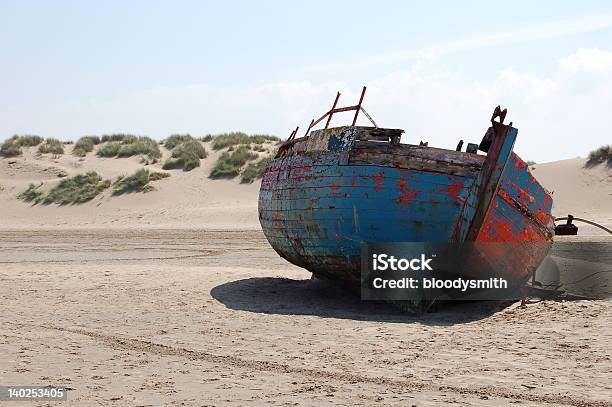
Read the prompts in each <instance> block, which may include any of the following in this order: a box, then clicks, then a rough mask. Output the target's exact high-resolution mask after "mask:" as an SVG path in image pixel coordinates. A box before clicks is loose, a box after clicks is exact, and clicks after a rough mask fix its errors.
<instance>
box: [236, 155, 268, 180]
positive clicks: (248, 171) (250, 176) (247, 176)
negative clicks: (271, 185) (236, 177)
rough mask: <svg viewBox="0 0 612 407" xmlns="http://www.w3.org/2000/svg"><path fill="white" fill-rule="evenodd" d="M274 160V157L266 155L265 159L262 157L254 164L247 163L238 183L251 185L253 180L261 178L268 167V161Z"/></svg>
mask: <svg viewBox="0 0 612 407" xmlns="http://www.w3.org/2000/svg"><path fill="white" fill-rule="evenodd" d="M273 158H274V155H268V156H266V157H262V158H260V159H259V160H257V161H256V162H254V163H249V165H247V166H246V168H245V169H244V171H242V174H240V183H242V184H251V183H253V181H255V179H257V178H261V177H262V176H263V173H264V171H265V170H266V165H268V161H270V160H271V159H273Z"/></svg>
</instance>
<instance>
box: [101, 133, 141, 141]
mask: <svg viewBox="0 0 612 407" xmlns="http://www.w3.org/2000/svg"><path fill="white" fill-rule="evenodd" d="M133 137H136V136H134V135H132V134H105V135H103V136H102V137H101V138H100V141H101V142H102V143H108V142H109V141H124V140H125V139H126V138H128V139H129V138H133Z"/></svg>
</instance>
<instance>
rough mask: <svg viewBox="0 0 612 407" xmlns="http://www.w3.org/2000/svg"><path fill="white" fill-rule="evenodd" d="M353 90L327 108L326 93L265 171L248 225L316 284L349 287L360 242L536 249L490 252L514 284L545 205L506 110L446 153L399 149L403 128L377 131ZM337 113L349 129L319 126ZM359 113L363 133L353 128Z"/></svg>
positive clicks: (547, 240) (534, 262) (534, 260)
mask: <svg viewBox="0 0 612 407" xmlns="http://www.w3.org/2000/svg"><path fill="white" fill-rule="evenodd" d="M364 93H365V87H364V88H363V91H362V94H361V99H360V101H359V103H358V104H357V105H355V106H349V107H342V108H337V107H336V105H337V102H338V98H339V96H340V94H339V93H338V95H337V96H336V100H335V102H334V104H333V106H332V108H331V109H330V110H329V111H328V112H326V113H325V114H324V115H323V116H322V117H321V118H319V119H318V120H313V121H312V122H311V123H310V126H309V128H308V130H307V132H306V134H305V136H303V137H299V138H298V137H297V136H296V135H297V132H298V130H299V128H296V130H294V131H293V132H292V134H291V136H290V137H289V139H288V140H287V141H286V142H284V143H283V144H282V145H281V146H280V148H279V150H278V153H277V154H276V156H275V158H274V159H273V160H271V161H270V162H269V163H268V165H267V168H266V170H265V173H264V175H263V180H262V184H261V190H260V194H259V220H260V223H261V226H262V229H263V232H264V234H265V236H266V238H267V240H268V241H269V243H270V245H271V246H272V247H273V248H274V250H275V251H276V252H277V253H278V254H279V255H280V256H281V257H283V258H285V259H286V260H288V261H289V262H291V263H293V264H295V265H297V266H300V267H303V268H305V269H307V270H309V271H311V272H312V273H313V274H314V276H316V277H321V278H328V279H336V280H342V281H344V282H347V283H349V284H351V285H358V284H359V281H360V268H361V245H362V243H372V242H504V243H531V242H533V243H538V244H533V245H531V244H528V245H524V246H522V249H521V250H515V249H510V247H512V246H511V245H509V246H507V247H509V249H507V250H505V251H503V252H501V253H498V256H499V258H498V263H499V265H500V266H499V268H498V273H499V276H501V277H504V278H507V279H509V280H511V281H513V282H516V283H517V284H522V283H524V282H525V281H526V280H527V279H528V278H529V276H530V275H531V274H532V273H533V272H534V271H535V270H536V268H537V267H538V265H539V264H540V263H541V261H542V260H543V259H544V257H545V256H546V253H547V251H548V248H549V247H550V244H551V243H552V238H553V234H554V224H553V217H552V215H551V207H552V199H551V195H550V194H549V192H547V191H546V190H545V189H544V188H543V187H542V186H541V185H540V183H539V182H538V181H537V180H536V179H535V178H534V177H533V176H532V174H531V173H530V171H529V168H528V165H527V164H526V163H525V162H524V161H523V160H522V159H521V158H520V157H518V156H517V155H516V154H515V153H514V152H513V151H512V149H513V145H514V142H515V139H516V136H517V129H516V128H514V127H513V126H512V123H510V124H504V119H505V116H506V110H505V109H504V110H501V109H500V108H499V107H497V108H496V109H495V112H494V114H493V117H492V118H491V126H490V127H489V128H488V130H487V132H486V134H485V136H484V138H483V139H482V141H481V142H480V144H478V145H476V144H472V143H468V144H467V149H466V151H461V150H462V145H463V141H461V142H460V143H459V145H458V146H457V148H456V149H455V150H446V149H441V148H434V147H429V146H428V145H426V144H423V143H421V145H413V144H403V143H400V137H401V134H402V133H403V130H400V129H385V128H380V127H378V126H377V124H376V123H375V122H374V120H373V119H372V118H371V116H370V115H369V114H367V112H366V111H365V110H364V109H363V106H362V102H363V97H364ZM345 111H355V115H354V118H353V122H352V125H350V126H342V127H334V128H329V127H328V126H329V123H330V121H331V117H332V115H333V114H335V113H338V112H345ZM360 112H363V113H364V114H365V116H366V117H367V118H368V119H369V120H370V122H371V123H372V126H371V127H363V126H356V125H355V124H356V120H357V115H358V114H359V113H360ZM324 119H327V120H326V125H325V128H323V129H320V130H312V128H313V127H314V126H316V125H317V124H318V123H320V122H321V121H323V120H324ZM477 150H480V151H481V152H482V153H485V154H486V155H485V154H478V153H477ZM543 248H544V249H543Z"/></svg>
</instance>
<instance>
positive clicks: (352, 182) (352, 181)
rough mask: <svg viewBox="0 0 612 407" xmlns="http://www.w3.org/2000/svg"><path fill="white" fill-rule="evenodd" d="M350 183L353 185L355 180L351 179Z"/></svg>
mask: <svg viewBox="0 0 612 407" xmlns="http://www.w3.org/2000/svg"><path fill="white" fill-rule="evenodd" d="M350 184H351V187H355V180H354V179H352V180H351V181H350Z"/></svg>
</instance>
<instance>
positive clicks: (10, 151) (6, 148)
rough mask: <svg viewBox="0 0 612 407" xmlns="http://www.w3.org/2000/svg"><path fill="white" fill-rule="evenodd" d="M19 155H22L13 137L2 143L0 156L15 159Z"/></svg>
mask: <svg viewBox="0 0 612 407" xmlns="http://www.w3.org/2000/svg"><path fill="white" fill-rule="evenodd" d="M21 154H23V151H22V150H21V146H20V145H19V143H18V142H17V140H16V138H15V137H12V138H10V139H7V140H4V143H2V145H1V146H0V155H2V156H3V157H16V156H18V155H21Z"/></svg>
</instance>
